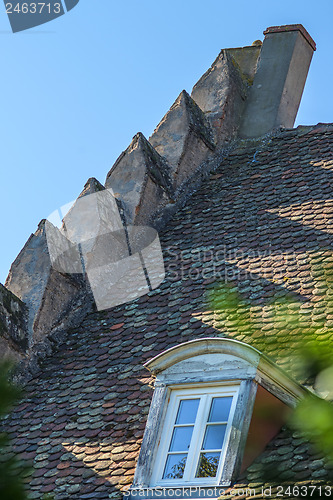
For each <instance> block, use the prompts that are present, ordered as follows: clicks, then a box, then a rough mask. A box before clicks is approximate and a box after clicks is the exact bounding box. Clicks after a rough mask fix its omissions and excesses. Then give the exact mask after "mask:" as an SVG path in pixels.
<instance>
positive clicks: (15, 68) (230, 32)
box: [0, 0, 333, 283]
mask: <svg viewBox="0 0 333 500" xmlns="http://www.w3.org/2000/svg"><path fill="white" fill-rule="evenodd" d="M0 7H1V8H0V54H1V56H0V60H1V65H2V68H1V84H0V85H1V94H0V95H1V98H0V99H1V106H0V109H1V115H0V137H1V147H0V170H1V185H2V189H1V197H0V205H1V207H0V208H1V229H2V235H3V237H2V242H1V258H0V282H2V283H3V282H4V280H5V278H6V276H7V273H8V270H9V267H10V264H11V262H12V261H13V260H14V259H15V257H16V255H17V254H18V252H19V251H20V250H21V248H22V246H23V245H24V243H25V241H26V240H27V238H28V237H29V235H30V234H31V233H32V232H34V231H35V230H36V228H37V224H38V222H39V221H40V220H41V219H42V218H46V217H47V216H48V215H49V214H50V213H51V212H53V211H54V210H55V209H56V208H57V207H60V206H61V205H64V204H65V203H67V202H68V201H71V200H72V199H74V198H76V196H77V195H78V194H79V193H80V191H81V189H82V187H83V185H84V183H85V182H86V180H87V179H88V178H89V177H96V178H97V179H98V180H100V181H101V182H103V183H104V181H105V177H106V174H107V172H108V170H109V169H110V168H111V166H112V165H113V163H114V161H115V160H116V159H117V157H118V156H119V154H120V153H121V152H122V151H123V150H124V149H125V148H126V147H127V146H128V144H129V143H130V141H131V139H132V137H133V135H135V134H136V133H137V132H138V131H141V132H143V134H144V135H145V136H146V137H149V135H150V134H151V133H152V131H153V130H154V128H155V126H156V125H157V124H158V122H159V121H160V119H161V118H162V117H163V115H164V114H165V112H166V111H167V110H168V109H169V107H170V106H171V104H172V103H173V101H174V100H175V98H176V97H177V96H178V94H179V92H180V91H181V90H182V89H184V88H185V89H186V90H187V91H189V92H190V91H191V89H192V87H193V85H194V83H195V82H196V81H197V80H198V79H199V77H200V76H201V75H202V74H203V73H204V72H205V71H206V70H207V69H208V67H209V66H210V65H211V63H212V62H213V60H214V59H215V57H216V56H217V54H218V52H219V50H220V49H221V48H226V47H241V46H244V45H251V43H252V42H253V41H254V40H256V39H263V35H262V32H263V30H264V29H265V28H266V27H268V26H273V25H279V24H293V23H301V24H303V25H304V26H305V28H306V29H307V30H308V31H309V33H310V34H311V35H312V37H313V38H314V40H315V41H316V43H317V52H315V55H314V58H313V61H312V65H311V68H310V72H309V76H308V80H307V84H306V88H305V92H304V95H303V100H302V103H301V107H300V110H299V113H298V117H297V121H296V125H298V124H314V123H317V122H333V102H332V101H333V99H332V90H331V89H332V80H333V66H332V63H331V61H332V53H333V32H332V19H333V2H332V0H322V1H318V2H309V1H307V0H303V1H298V0H294V1H290V0H289V1H285V0H280V1H279V2H267V0H266V1H262V0H256V1H255V2H249V1H243V0H238V1H234V2H230V1H228V2H226V1H223V0H206V1H205V2H203V1H202V0H192V1H188V0H182V1H179V0H178V1H175V0H168V1H163V0H162V1H159V2H158V1H156V0H155V1H152V0H142V1H140V2H139V1H138V0H122V1H121V2H119V1H118V2H115V1H113V0H80V2H79V4H78V5H77V7H75V8H74V9H73V10H72V11H71V12H69V13H68V14H66V15H65V16H62V17H60V18H58V19H56V20H54V21H52V22H50V23H48V24H45V25H43V26H40V27H39V28H35V29H32V30H28V31H26V32H22V33H17V34H12V33H11V31H10V26H9V21H8V19H7V16H6V12H5V8H4V6H3V5H1V6H0Z"/></svg>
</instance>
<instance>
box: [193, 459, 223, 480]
mask: <svg viewBox="0 0 333 500" xmlns="http://www.w3.org/2000/svg"><path fill="white" fill-rule="evenodd" d="M219 460H220V453H201V454H200V458H199V464H198V470H197V473H196V475H195V477H215V476H216V473H217V468H218V466H219Z"/></svg>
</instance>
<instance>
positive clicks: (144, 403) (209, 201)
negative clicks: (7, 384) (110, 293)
mask: <svg viewBox="0 0 333 500" xmlns="http://www.w3.org/2000/svg"><path fill="white" fill-rule="evenodd" d="M332 147H333V125H322V124H320V125H318V126H316V127H308V128H304V127H300V128H298V129H295V130H284V131H280V132H279V133H277V134H276V135H274V136H272V137H267V138H266V139H264V140H263V141H260V142H240V143H238V145H237V147H235V148H234V149H233V150H232V151H231V152H229V154H228V155H226V157H225V158H224V159H223V160H222V161H221V164H220V165H219V166H218V168H217V169H216V170H215V171H213V172H212V173H211V175H210V177H209V179H207V180H206V181H205V182H204V184H203V185H202V187H201V188H200V189H199V190H198V191H196V192H195V193H194V194H193V196H192V197H191V198H190V199H189V200H188V202H187V204H186V206H185V207H184V208H183V209H181V210H180V211H179V212H178V213H177V214H176V215H175V216H174V218H173V219H172V220H171V221H170V222H169V223H168V225H167V226H166V228H165V229H164V231H162V232H161V234H160V239H161V244H162V247H163V253H164V257H165V267H166V278H165V280H164V282H163V283H162V284H161V285H160V287H159V288H158V289H156V290H154V291H152V292H150V293H149V294H148V295H146V296H143V297H140V298H139V299H137V300H135V301H133V302H131V303H128V304H124V305H121V306H117V307H115V308H114V309H112V310H109V311H103V312H96V313H92V314H90V315H88V316H87V317H86V319H85V320H84V321H83V323H82V324H81V326H80V327H79V328H76V329H74V330H72V331H69V332H68V337H67V339H66V340H65V341H64V342H63V344H62V345H61V346H60V348H59V349H58V351H57V352H55V353H54V354H53V355H52V356H51V357H49V358H48V359H47V360H46V361H45V362H44V365H43V366H42V371H41V373H40V374H39V375H38V376H36V377H35V378H34V379H32V380H31V381H30V382H29V384H28V386H27V388H26V395H25V398H24V399H23V401H22V402H21V403H20V404H19V406H18V407H17V408H16V409H15V411H13V413H12V414H11V415H10V416H9V417H8V419H7V421H6V428H7V429H8V430H9V431H10V434H11V436H12V438H13V443H14V449H15V450H16V451H17V452H18V453H20V455H21V457H22V458H24V459H28V460H30V461H31V462H32V463H33V466H34V472H33V477H32V480H31V482H30V490H31V493H30V497H31V498H38V499H39V498H41V495H42V493H47V492H52V493H53V494H54V498H55V499H56V500H58V499H65V498H75V499H85V498H87V499H88V498H93V499H107V498H120V497H121V494H120V490H122V489H124V488H125V487H128V486H129V485H130V484H131V483H132V480H133V474H134V471H135V465H136V459H137V457H138V454H139V450H140V444H141V440H142V436H143V432H144V429H145V422H146V418H147V414H148V411H149V405H150V401H151V397H152V392H153V379H152V378H151V376H150V374H149V372H148V371H147V370H146V369H144V368H143V366H142V365H143V363H144V362H145V361H147V360H148V359H150V358H152V357H153V356H155V355H157V354H159V353H160V352H162V351H164V350H165V349H167V348H169V347H172V346H175V345H177V344H178V343H180V342H185V341H188V340H192V339H196V338H202V337H213V336H230V337H231V338H236V339H237V340H241V341H244V342H247V343H249V344H250V345H253V346H255V347H258V348H259V349H261V350H262V351H263V352H264V353H265V354H268V355H269V356H271V357H272V358H273V359H274V360H275V361H276V362H277V363H280V364H282V366H284V368H286V369H287V370H290V366H288V363H286V361H285V359H284V357H283V356H281V350H282V348H283V346H284V345H287V344H288V346H289V347H290V346H291V347H295V346H297V345H298V342H299V341H301V340H302V339H304V336H305V335H306V332H305V331H304V330H303V329H302V322H300V323H299V324H292V325H291V327H290V328H291V330H290V328H289V329H287V328H286V325H285V324H283V323H281V322H280V323H279V322H275V323H274V322H273V319H272V305H271V302H272V299H273V298H275V299H276V298H281V297H283V296H285V295H286V294H287V295H289V296H290V297H291V298H293V297H296V298H297V299H299V300H300V301H301V306H300V310H301V314H302V315H304V317H305V318H306V321H305V323H304V325H305V326H306V324H308V323H307V322H308V320H309V318H310V319H311V320H312V322H313V324H314V325H318V326H320V327H321V330H320V332H319V330H316V334H319V333H320V335H321V338H322V339H323V340H328V339H331V336H332V333H331V326H332V324H333V299H332V297H333V295H332V292H331V291H330V289H329V283H328V282H327V280H326V281H325V279H323V278H324V277H325V273H326V274H327V277H328V280H329V274H330V269H333V255H332V227H333V226H332V224H333V150H332ZM217 275H219V276H218V277H216V276H217ZM226 275H227V277H228V279H229V281H230V282H231V283H232V284H233V286H235V287H237V288H238V289H239V291H240V292H241V293H242V294H243V295H244V297H246V298H247V299H248V301H249V302H250V303H251V317H252V319H253V321H254V324H255V330H254V331H252V332H249V331H248V330H247V329H246V328H243V331H242V330H241V331H240V329H239V328H235V324H234V322H233V321H232V318H230V317H229V316H228V312H227V311H223V310H222V311H221V310H219V309H218V307H217V308H216V310H214V307H213V306H212V303H211V302H209V293H208V292H209V290H210V289H211V288H212V287H213V286H215V285H216V284H217V282H218V281H219V280H220V281H223V280H224V277H225V276H226ZM298 312H299V311H298ZM290 313H291V314H294V313H295V306H294V305H293V304H291V305H290ZM289 326H290V325H289ZM318 332H319V333H318ZM265 460H266V462H272V461H273V462H274V460H275V461H276V462H277V463H279V464H280V468H281V467H282V468H283V469H284V470H285V471H287V476H288V474H289V477H286V478H285V479H286V480H290V481H291V480H293V481H301V482H302V481H305V480H306V481H310V480H311V481H316V480H319V479H320V480H326V479H327V478H328V476H329V475H330V473H331V471H330V469H329V468H325V467H324V463H323V462H322V461H321V460H322V459H321V457H319V456H316V455H313V452H311V451H310V449H309V445H308V444H307V443H304V442H303V441H301V440H300V437H299V436H298V435H297V434H294V435H292V434H291V433H290V432H289V431H287V430H282V431H281V433H280V434H279V435H278V436H277V438H275V440H274V441H273V442H272V443H270V445H269V446H268V448H267V450H266V451H265V452H264V454H263V455H262V456H261V457H260V458H259V459H258V460H256V461H255V463H254V464H252V466H250V467H249V469H248V470H247V471H246V473H245V474H244V476H243V477H242V478H240V483H239V484H240V485H242V484H250V485H253V484H255V485H258V486H259V485H262V479H261V470H262V469H261V465H262V463H265ZM282 464H284V465H282ZM304 471H305V472H304ZM309 471H311V473H310V472H309Z"/></svg>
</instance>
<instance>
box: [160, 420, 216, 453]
mask: <svg viewBox="0 0 333 500" xmlns="http://www.w3.org/2000/svg"><path fill="white" fill-rule="evenodd" d="M192 432H193V426H192V425H191V426H190V427H175V428H174V430H173V434H172V439H171V444H170V448H169V451H187V450H188V449H189V447H190V442H191V437H192ZM221 448H222V446H221Z"/></svg>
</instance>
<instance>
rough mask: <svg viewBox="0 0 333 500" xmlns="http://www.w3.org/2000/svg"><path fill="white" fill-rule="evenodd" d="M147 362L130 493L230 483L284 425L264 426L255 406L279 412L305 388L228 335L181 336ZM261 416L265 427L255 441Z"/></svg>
mask: <svg viewBox="0 0 333 500" xmlns="http://www.w3.org/2000/svg"><path fill="white" fill-rule="evenodd" d="M145 367H146V368H148V369H149V370H150V371H151V373H152V374H153V375H155V377H156V381H155V391H154V395H153V399H152V403H151V406H150V410H149V415H148V419H147V424H146V430H145V434H144V438H143V442H142V446H141V451H140V455H139V459H138V463H137V468H136V472H135V476H134V482H133V485H132V487H131V489H130V492H129V494H130V495H132V497H133V498H134V497H137V496H138V495H140V497H141V498H159V497H160V496H161V495H160V488H163V491H165V489H174V490H175V489H177V488H180V487H182V488H186V487H190V488H192V487H200V491H201V492H203V491H204V489H205V488H206V489H207V491H208V489H209V488H211V487H212V486H213V487H215V486H216V487H217V486H221V487H226V486H230V485H231V484H232V482H233V481H234V480H235V479H237V478H238V477H239V473H240V471H241V470H242V469H244V467H246V466H248V465H249V464H250V463H251V462H252V461H253V459H254V458H255V456H256V453H257V452H258V453H259V452H260V451H262V449H263V448H264V447H265V445H266V444H267V443H268V441H269V440H270V439H271V438H272V437H273V435H274V432H275V433H277V432H278V430H279V429H280V427H281V425H282V423H283V421H280V422H278V423H277V424H276V423H274V422H273V420H272V422H271V425H270V426H268V427H265V426H264V425H262V423H261V421H260V418H258V414H256V407H257V408H259V407H260V405H262V404H263V403H264V404H267V403H268V405H269V406H270V408H271V409H272V410H273V411H275V413H276V409H277V411H278V413H281V415H282V414H283V413H284V411H285V409H287V408H288V406H292V407H293V406H295V405H296V403H297V401H298V400H299V399H300V398H302V397H303V396H304V394H305V390H304V389H303V388H302V387H301V386H299V385H298V384H297V383H296V382H294V381H293V380H292V379H290V378H289V377H288V376H287V375H286V374H285V373H284V372H283V371H282V370H281V369H280V368H278V367H277V366H276V365H275V364H274V363H272V362H271V361H270V360H269V359H268V358H266V357H265V356H264V355H263V354H262V353H260V352H259V351H258V350H257V349H254V348H252V347H251V346H249V345H246V344H243V343H242V342H238V341H235V340H230V339H223V338H207V339H199V340H194V341H190V342H186V343H184V344H180V345H179V346H176V347H173V348H171V349H168V350H167V351H165V352H163V353H161V354H160V355H158V356H156V357H155V358H153V359H152V360H150V361H148V362H147V363H146V364H145ZM252 414H253V417H252ZM261 414H262V412H261ZM259 416H260V415H259ZM251 419H252V422H251ZM258 422H259V427H260V426H261V429H262V430H263V432H260V431H259V432H258V434H257V436H256V438H255V446H254V447H253V430H254V431H256V429H258ZM250 424H251V427H250ZM249 428H250V433H249V436H248V432H249ZM264 429H266V430H264ZM272 433H273V434H272ZM248 444H249V446H248ZM244 450H245V452H244ZM137 489H139V490H141V491H140V493H137V491H136V490H137ZM194 489H195V488H194ZM191 491H192V493H193V488H192V490H191ZM145 492H147V493H145ZM171 493H172V492H171ZM129 494H128V493H127V494H126V497H127V498H128V496H129ZM168 496H172V494H170V495H168ZM186 496H187V494H186Z"/></svg>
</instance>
